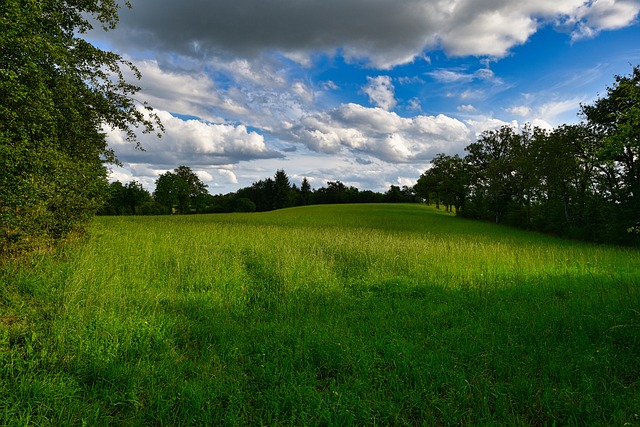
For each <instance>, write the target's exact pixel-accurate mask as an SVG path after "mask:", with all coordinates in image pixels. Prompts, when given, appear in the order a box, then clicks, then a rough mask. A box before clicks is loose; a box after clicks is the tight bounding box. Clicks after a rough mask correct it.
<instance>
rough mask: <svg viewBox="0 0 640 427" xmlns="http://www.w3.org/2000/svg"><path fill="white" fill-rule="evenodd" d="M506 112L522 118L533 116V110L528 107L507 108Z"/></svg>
mask: <svg viewBox="0 0 640 427" xmlns="http://www.w3.org/2000/svg"><path fill="white" fill-rule="evenodd" d="M506 111H507V112H508V113H511V114H514V115H516V116H520V117H528V116H529V115H530V114H531V108H529V107H528V106H526V105H517V106H514V107H511V108H507V109H506Z"/></svg>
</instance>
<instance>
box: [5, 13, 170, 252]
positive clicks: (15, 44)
mask: <svg viewBox="0 0 640 427" xmlns="http://www.w3.org/2000/svg"><path fill="white" fill-rule="evenodd" d="M117 11H118V4H117V2H116V0H101V1H99V0H73V1H72V0H39V1H32V0H3V2H2V5H1V6H0V229H1V230H2V234H1V235H0V254H2V253H4V254H7V253H12V252H16V251H20V250H27V249H31V248H34V247H35V246H37V245H40V244H44V243H49V242H51V241H52V240H55V239H58V238H61V237H64V236H66V235H67V234H68V233H69V232H71V231H73V230H76V229H78V228H81V226H82V224H83V223H84V221H85V220H87V219H88V218H90V217H91V216H92V215H93V214H94V213H95V212H96V210H97V209H98V208H99V207H100V206H101V204H102V202H103V200H104V197H105V195H106V194H107V184H106V180H105V176H106V171H105V168H104V162H105V161H107V162H109V161H111V162H113V161H115V156H114V153H113V152H112V151H111V150H109V149H108V147H107V144H106V140H105V135H104V133H103V132H102V131H101V129H102V127H103V126H104V125H107V126H111V127H113V128H117V129H120V130H122V131H124V132H126V133H127V136H128V139H129V140H131V141H135V135H134V132H133V127H135V126H137V125H141V126H142V127H143V129H144V130H145V131H147V132H150V131H153V130H154V127H157V126H160V127H161V125H160V124H159V122H158V121H157V120H156V119H155V118H154V116H153V115H152V114H151V113H150V112H149V111H145V108H147V109H150V108H149V107H148V106H143V107H141V106H140V105H138V104H137V103H136V102H135V101H134V99H133V95H134V94H135V92H136V91H137V90H138V88H137V87H136V86H134V85H132V84H130V83H127V82H126V81H125V79H124V76H123V72H122V70H121V67H124V68H129V69H131V70H133V71H134V72H135V73H137V70H135V68H134V67H133V65H132V64H131V63H129V62H126V61H124V60H122V58H121V57H120V56H118V55H116V54H114V53H111V52H106V51H103V50H101V49H98V48H97V47H95V46H93V45H91V44H90V43H88V42H87V41H85V40H84V39H83V38H81V37H80V36H81V35H82V34H83V33H86V32H87V31H88V30H89V29H91V28H92V24H91V21H90V19H92V18H93V19H95V20H97V22H99V23H100V24H101V25H102V26H103V27H104V28H105V29H112V28H114V27H115V25H116V23H117V21H118V14H117ZM150 114H151V115H150Z"/></svg>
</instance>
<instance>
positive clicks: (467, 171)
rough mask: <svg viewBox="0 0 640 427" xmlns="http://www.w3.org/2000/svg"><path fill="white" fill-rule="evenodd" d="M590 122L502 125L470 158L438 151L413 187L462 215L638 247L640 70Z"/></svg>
mask: <svg viewBox="0 0 640 427" xmlns="http://www.w3.org/2000/svg"><path fill="white" fill-rule="evenodd" d="M581 117H582V119H583V120H582V121H581V122H580V123H578V124H575V125H564V126H560V127H558V128H556V129H554V130H552V131H546V130H543V129H539V128H535V127H531V126H525V127H524V128H523V129H522V130H520V131H517V130H516V129H514V128H513V127H510V126H504V127H502V128H500V129H497V130H492V131H486V132H484V133H483V134H482V135H481V136H480V137H479V138H478V140H477V141H476V142H474V143H472V144H470V145H469V146H468V147H467V148H466V152H467V155H466V156H465V157H460V156H458V155H455V156H448V155H445V154H439V155H438V156H436V157H435V158H434V159H433V160H432V162H431V168H430V169H428V170H427V171H426V172H425V173H424V174H422V176H421V177H420V179H419V180H418V183H417V184H416V186H415V189H416V191H417V193H418V195H420V196H421V197H424V198H425V199H427V200H433V201H435V202H436V203H441V204H443V205H444V206H445V208H446V209H448V210H455V212H457V214H459V215H462V216H465V217H468V218H477V219H483V220H491V221H495V222H496V223H500V224H508V225H514V226H518V227H523V228H528V229H533V230H539V231H544V232H550V233H553V234H557V235H561V236H566V237H572V238H579V239H584V240H589V241H596V242H610V243H624V244H632V243H636V244H637V243H638V232H639V231H640V67H638V66H636V67H635V68H634V69H633V72H632V73H631V74H630V75H628V76H616V78H615V82H614V84H613V86H611V87H609V88H607V94H606V96H604V97H602V98H599V99H598V100H597V101H596V102H595V103H594V104H593V105H583V106H582V108H581Z"/></svg>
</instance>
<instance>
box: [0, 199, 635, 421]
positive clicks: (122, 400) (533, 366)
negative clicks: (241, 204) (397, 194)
mask: <svg viewBox="0 0 640 427" xmlns="http://www.w3.org/2000/svg"><path fill="white" fill-rule="evenodd" d="M639 260H640V257H639V254H638V251H637V250H630V249H621V248H613V247H605V246H594V245H585V244H582V243H577V242H571V241H562V240H557V239H553V238H551V237H548V236H542V235H538V234H532V233H526V232H522V231H517V230H513V229H509V228H505V227H497V226H495V225H492V224H484V223H477V222H472V221H465V220H461V219H459V218H455V217H452V216H450V215H447V214H444V213H442V212H439V211H436V210H434V209H432V208H428V207H425V206H418V205H351V206H350V205H347V206H314V207H305V208H295V209H286V210H282V211H275V212H270V213H262V214H233V215H203V216H183V217H157V218H98V219H96V221H95V223H94V225H93V228H92V231H91V238H90V239H89V240H88V241H87V242H85V243H84V244H81V245H79V246H76V247H75V248H72V249H71V250H69V251H68V252H67V253H66V254H63V255H61V256H59V257H57V258H55V257H46V258H42V259H41V260H39V261H38V262H36V263H34V264H33V265H32V266H31V267H29V268H25V267H24V266H22V267H19V266H17V267H15V268H13V267H11V266H7V267H6V268H4V269H3V270H2V272H1V273H0V274H1V276H0V277H1V278H2V280H3V283H5V284H6V285H5V286H4V287H3V288H2V292H1V294H0V296H1V298H0V310H1V311H0V363H1V365H0V366H2V372H1V373H0V378H2V381H0V420H1V421H0V423H2V424H28V423H34V424H43V423H44V424H47V423H53V424H82V423H83V422H85V423H87V424H89V425H106V424H138V425H159V424H165V425H183V424H234V425H237V424H239V425H250V424H303V425H307V424H331V425H342V424H376V423H377V424H398V425H415V424H426V425H432V424H536V425H545V424H549V425H551V424H553V423H556V424H559V425H566V424H599V425H603V424H614V425H615V424H618V425H620V424H624V423H627V422H628V423H631V425H633V424H634V423H637V420H636V419H635V418H634V416H635V414H636V413H637V412H638V411H637V408H638V407H640V397H639V396H640V393H639V387H640V383H639V378H638V375H637V372H640V361H639V360H638V357H637V355H638V354H639V350H640V339H639V338H638V337H639V336H640V334H638V331H639V327H638V325H639V324H640V319H639V318H640V316H639V315H638V312H639V310H640V309H639V308H640V290H639V285H640V268H639V263H638V261H639Z"/></svg>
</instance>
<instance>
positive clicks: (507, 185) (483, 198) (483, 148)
mask: <svg viewBox="0 0 640 427" xmlns="http://www.w3.org/2000/svg"><path fill="white" fill-rule="evenodd" d="M519 142H520V137H519V135H518V134H517V133H516V132H515V130H514V129H513V128H512V127H511V126H503V127H501V128H500V129H497V130H492V131H485V132H483V133H482V134H481V135H480V137H479V138H478V141H477V142H474V143H472V144H470V145H469V146H468V147H467V148H466V150H467V152H468V153H469V154H468V155H467V157H466V158H465V161H466V163H467V164H468V165H469V173H470V178H471V181H470V184H471V185H470V196H471V199H472V200H471V201H472V203H473V204H475V206H474V210H475V211H476V212H478V214H479V215H480V217H481V218H488V217H489V216H493V217H494V218H495V222H496V223H500V222H502V220H503V218H504V216H505V214H506V212H507V210H508V207H509V204H510V203H511V201H512V200H513V197H514V164H513V157H514V153H515V149H516V148H515V147H517V144H519Z"/></svg>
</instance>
